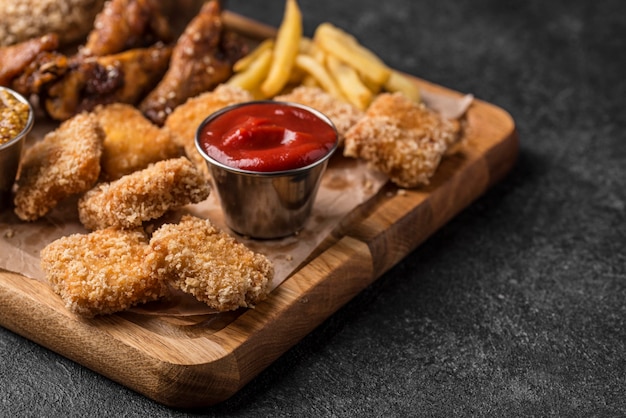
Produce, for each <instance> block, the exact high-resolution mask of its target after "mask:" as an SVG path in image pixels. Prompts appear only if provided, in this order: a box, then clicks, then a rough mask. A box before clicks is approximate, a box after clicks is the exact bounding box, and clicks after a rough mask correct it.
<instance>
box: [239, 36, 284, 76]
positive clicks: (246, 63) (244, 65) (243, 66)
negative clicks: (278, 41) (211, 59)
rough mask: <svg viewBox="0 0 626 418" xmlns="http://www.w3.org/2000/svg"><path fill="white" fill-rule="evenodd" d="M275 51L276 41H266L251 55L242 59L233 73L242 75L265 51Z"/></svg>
mask: <svg viewBox="0 0 626 418" xmlns="http://www.w3.org/2000/svg"><path fill="white" fill-rule="evenodd" d="M273 49H274V39H271V38H269V39H266V40H264V41H263V42H261V43H260V44H259V45H258V46H257V47H256V48H254V49H253V50H252V51H251V52H250V53H249V54H247V55H245V56H243V57H242V58H240V59H239V60H238V61H237V62H236V63H235V64H234V65H233V71H234V72H236V73H240V72H242V71H245V70H247V69H248V68H249V67H250V66H251V65H252V64H253V63H254V62H255V61H256V60H258V58H259V57H260V56H261V55H262V54H263V53H264V52H265V51H272V50H273Z"/></svg>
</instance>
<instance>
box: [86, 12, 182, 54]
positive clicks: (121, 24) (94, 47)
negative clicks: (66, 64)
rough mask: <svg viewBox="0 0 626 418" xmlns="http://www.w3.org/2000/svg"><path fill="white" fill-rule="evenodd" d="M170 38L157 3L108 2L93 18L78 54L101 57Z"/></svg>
mask: <svg viewBox="0 0 626 418" xmlns="http://www.w3.org/2000/svg"><path fill="white" fill-rule="evenodd" d="M172 39H173V35H172V29H171V28H170V25H169V23H168V21H167V19H166V18H165V17H164V16H163V14H162V13H161V9H160V5H159V1H158V0H111V1H108V2H107V3H105V6H104V9H103V10H102V11H101V12H100V13H99V14H98V15H97V16H96V20H95V22H94V28H93V30H92V31H91V32H90V33H89V36H88V37H87V42H86V44H85V46H84V48H82V49H81V53H83V54H85V55H94V56H105V55H111V54H117V53H118V52H122V51H125V50H128V49H134V48H144V47H147V46H149V45H152V44H154V43H156V42H159V41H160V42H164V43H167V42H170V41H171V40H172Z"/></svg>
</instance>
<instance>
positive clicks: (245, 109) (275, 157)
mask: <svg viewBox="0 0 626 418" xmlns="http://www.w3.org/2000/svg"><path fill="white" fill-rule="evenodd" d="M336 141H337V133H336V131H335V129H334V127H333V126H332V125H330V124H328V123H327V122H326V121H324V120H323V119H321V118H320V117H319V116H317V115H315V114H314V113H312V112H310V111H308V110H306V109H303V108H300V107H296V106H290V105H288V104H285V103H280V102H256V103H250V104H245V105H242V106H237V107H234V108H232V109H231V110H229V111H227V112H224V113H221V114H218V115H216V116H215V117H214V118H213V119H211V120H209V121H208V123H206V124H205V125H204V126H203V127H202V128H201V130H200V136H199V142H200V145H201V147H202V149H203V150H204V151H205V152H206V153H207V154H208V155H209V157H211V158H213V159H214V160H216V161H218V162H220V163H222V164H224V165H226V166H228V167H232V168H237V169H241V170H246V171H257V172H272V171H285V170H292V169H296V168H301V167H306V166H308V165H310V164H312V163H314V162H316V161H318V160H320V159H322V158H323V157H324V156H325V155H327V154H328V153H329V152H330V151H331V150H332V149H333V148H334V147H335V143H336Z"/></svg>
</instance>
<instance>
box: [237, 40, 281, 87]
mask: <svg viewBox="0 0 626 418" xmlns="http://www.w3.org/2000/svg"><path fill="white" fill-rule="evenodd" d="M271 65H272V50H271V48H270V49H267V48H266V49H264V50H263V51H261V53H260V54H259V55H258V56H257V57H256V59H255V60H253V61H251V62H250V63H249V65H248V66H247V67H246V68H245V69H244V70H243V71H242V72H239V73H237V74H235V75H234V76H232V77H231V78H230V80H228V82H227V83H226V84H228V85H231V86H237V87H241V88H242V89H244V90H248V91H257V90H259V88H260V86H261V84H262V83H263V80H264V79H265V77H266V76H267V74H268V73H269V70H270V66H271Z"/></svg>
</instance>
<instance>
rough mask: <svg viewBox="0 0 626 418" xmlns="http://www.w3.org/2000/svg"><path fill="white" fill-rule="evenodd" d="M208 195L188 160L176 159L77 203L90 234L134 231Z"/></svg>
mask: <svg viewBox="0 0 626 418" xmlns="http://www.w3.org/2000/svg"><path fill="white" fill-rule="evenodd" d="M209 192H210V186H209V183H208V181H207V179H206V178H205V177H204V175H203V174H202V173H201V172H200V171H199V170H197V169H196V167H195V166H194V165H193V164H192V163H191V162H190V161H189V160H188V159H187V158H185V157H180V158H173V159H169V160H164V161H159V162H157V163H155V164H153V165H151V166H150V167H148V168H145V169H143V170H140V171H135V172H134V173H131V174H128V175H126V176H124V177H122V178H120V179H118V180H115V181H113V182H111V183H101V184H99V185H97V186H96V187H94V188H93V189H91V190H89V191H88V192H87V193H85V194H84V195H83V196H82V197H81V198H80V200H79V201H78V216H79V219H80V221H81V222H82V224H83V225H84V226H85V227H86V228H87V229H91V230H95V229H104V228H108V227H118V228H134V227H137V226H140V225H141V224H142V223H143V222H144V221H149V220H152V219H157V218H159V217H161V215H163V214H165V213H166V212H167V211H168V210H170V209H176V208H179V207H182V206H185V205H187V204H190V203H198V202H201V201H203V200H204V199H206V198H207V197H208V196H209Z"/></svg>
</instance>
